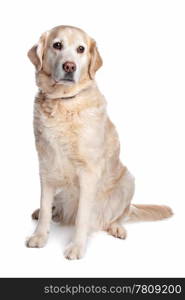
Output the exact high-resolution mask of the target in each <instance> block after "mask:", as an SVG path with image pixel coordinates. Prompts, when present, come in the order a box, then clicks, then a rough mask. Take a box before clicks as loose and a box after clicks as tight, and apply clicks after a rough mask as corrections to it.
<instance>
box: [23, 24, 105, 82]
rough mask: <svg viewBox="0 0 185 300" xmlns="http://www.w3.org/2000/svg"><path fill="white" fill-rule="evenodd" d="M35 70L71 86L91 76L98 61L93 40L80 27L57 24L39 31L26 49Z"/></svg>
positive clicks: (99, 63)
mask: <svg viewBox="0 0 185 300" xmlns="http://www.w3.org/2000/svg"><path fill="white" fill-rule="evenodd" d="M28 57H29V58H30V60H31V62H32V63H33V64H34V65H35V67H36V73H37V74H39V72H44V73H45V74H47V76H49V77H50V78H51V79H52V80H53V82H54V84H56V85H65V86H72V85H75V84H78V83H79V82H83V80H87V79H89V80H91V79H94V76H95V73H96V71H97V70H98V69H99V68H100V67H101V65H102V59H101V57H100V54H99V52H98V49H97V47H96V43H95V41H94V40H93V39H91V38H90V37H89V36H88V35H87V34H86V33H85V32H84V31H82V30H81V29H79V28H76V27H71V26H58V27H55V28H53V29H51V30H50V31H47V32H45V33H43V34H42V35H41V37H40V39H39V42H38V44H36V45H34V46H33V47H32V48H31V49H30V50H29V51H28Z"/></svg>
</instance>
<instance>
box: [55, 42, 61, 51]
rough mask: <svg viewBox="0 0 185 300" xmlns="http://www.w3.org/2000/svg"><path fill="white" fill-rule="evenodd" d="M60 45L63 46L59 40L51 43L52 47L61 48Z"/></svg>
mask: <svg viewBox="0 0 185 300" xmlns="http://www.w3.org/2000/svg"><path fill="white" fill-rule="evenodd" d="M62 47H63V45H62V43H60V42H56V43H54V44H53V48H55V49H58V50H61V49H62Z"/></svg>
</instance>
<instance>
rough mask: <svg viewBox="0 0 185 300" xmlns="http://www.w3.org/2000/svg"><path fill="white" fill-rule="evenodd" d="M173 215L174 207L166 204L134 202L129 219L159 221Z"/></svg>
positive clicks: (133, 220)
mask: <svg viewBox="0 0 185 300" xmlns="http://www.w3.org/2000/svg"><path fill="white" fill-rule="evenodd" d="M172 215H173V211H172V209H171V208H170V207H168V206H165V205H145V204H132V205H131V206H130V208H129V211H128V214H127V221H128V222H139V221H157V220H162V219H166V218H169V217H171V216H172Z"/></svg>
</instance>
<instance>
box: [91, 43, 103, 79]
mask: <svg viewBox="0 0 185 300" xmlns="http://www.w3.org/2000/svg"><path fill="white" fill-rule="evenodd" d="M102 64H103V61H102V58H101V56H100V54H99V51H98V49H97V46H96V42H95V41H94V40H93V39H92V40H91V46H90V64H89V76H90V78H91V79H94V76H95V73H96V71H97V70H98V69H99V68H100V67H101V66H102Z"/></svg>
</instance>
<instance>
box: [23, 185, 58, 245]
mask: <svg viewBox="0 0 185 300" xmlns="http://www.w3.org/2000/svg"><path fill="white" fill-rule="evenodd" d="M53 196H54V188H53V187H52V186H50V185H49V184H48V183H47V182H46V181H44V180H41V203H40V213H39V220H38V224H37V227H36V230H35V232H34V234H33V235H32V236H31V237H30V238H29V239H28V240H27V246H28V247H32V248H40V247H43V246H44V245H45V244H46V242H47V239H48V234H49V229H50V223H51V217H52V202H53Z"/></svg>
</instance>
